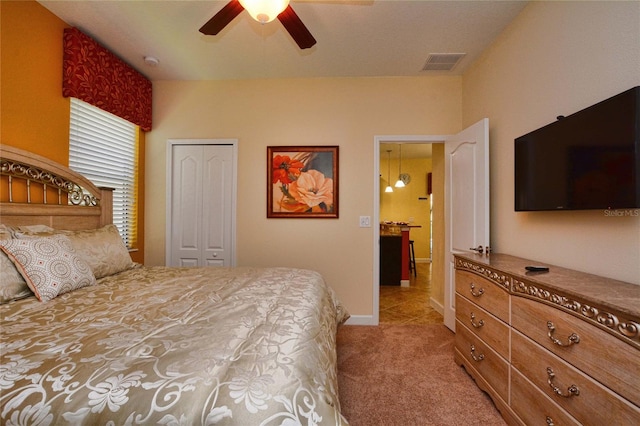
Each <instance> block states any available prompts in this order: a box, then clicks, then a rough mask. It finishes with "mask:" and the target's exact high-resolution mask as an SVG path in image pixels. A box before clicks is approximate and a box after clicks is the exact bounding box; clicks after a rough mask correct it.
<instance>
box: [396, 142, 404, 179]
mask: <svg viewBox="0 0 640 426" xmlns="http://www.w3.org/2000/svg"><path fill="white" fill-rule="evenodd" d="M395 186H396V188H404V182H403V181H402V144H400V157H399V160H398V180H397V181H396V185H395Z"/></svg>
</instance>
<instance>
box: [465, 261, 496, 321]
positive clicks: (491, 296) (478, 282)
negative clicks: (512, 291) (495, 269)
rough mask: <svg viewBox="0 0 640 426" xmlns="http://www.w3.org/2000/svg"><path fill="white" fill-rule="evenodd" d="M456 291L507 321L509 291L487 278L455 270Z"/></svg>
mask: <svg viewBox="0 0 640 426" xmlns="http://www.w3.org/2000/svg"><path fill="white" fill-rule="evenodd" d="M456 291H457V292H458V293H460V295H462V296H464V297H466V298H467V299H469V300H471V301H472V302H473V303H475V304H477V305H478V306H481V307H483V308H485V309H486V310H487V311H490V312H491V313H492V314H493V315H495V316H497V317H498V318H500V319H501V320H502V321H504V322H506V323H508V322H509V293H507V292H506V291H505V290H504V289H502V288H501V287H499V286H498V285H497V284H494V283H492V282H491V281H489V280H488V279H486V278H484V277H481V276H479V275H476V274H473V273H471V272H467V271H461V270H457V271H456Z"/></svg>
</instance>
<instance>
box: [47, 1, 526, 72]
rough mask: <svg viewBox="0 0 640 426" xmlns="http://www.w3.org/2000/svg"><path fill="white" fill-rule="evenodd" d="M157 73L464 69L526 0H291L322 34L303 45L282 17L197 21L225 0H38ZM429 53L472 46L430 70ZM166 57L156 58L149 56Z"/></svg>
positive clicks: (308, 23) (127, 58) (138, 66)
mask: <svg viewBox="0 0 640 426" xmlns="http://www.w3.org/2000/svg"><path fill="white" fill-rule="evenodd" d="M39 3H41V4H42V5H44V6H45V7H46V8H47V9H49V10H50V11H52V12H53V13H54V14H55V15H57V16H58V17H60V18H61V19H62V20H64V21H65V22H66V23H67V24H69V25H72V26H75V27H78V28H79V29H81V30H82V31H83V32H85V33H86V34H88V35H90V36H92V37H93V38H94V39H96V40H97V41H98V42H100V43H101V44H103V45H104V46H105V47H107V48H109V49H110V50H111V51H112V52H114V53H115V54H116V55H118V56H119V57H121V58H122V59H123V60H125V61H126V62H128V63H129V64H130V65H132V66H133V67H134V68H136V69H137V70H139V71H140V72H141V73H143V74H144V75H145V76H147V77H148V78H149V79H150V80H152V81H155V80H220V79H254V78H314V77H380V76H423V75H460V74H462V73H463V72H464V70H465V69H466V68H468V67H469V65H470V64H472V63H473V61H474V60H475V59H477V58H478V56H479V55H480V53H481V52H482V51H483V50H484V49H486V48H487V47H488V46H489V45H490V44H491V42H492V41H493V40H494V39H495V38H496V36H497V35H498V34H500V32H502V31H503V30H504V28H505V27H506V26H507V25H508V24H509V22H511V21H512V20H513V18H514V17H515V16H516V15H517V14H518V13H519V12H520V11H521V10H522V9H523V8H524V7H525V6H526V2H524V1H506V0H499V1H490V0H486V1H477V0H476V1H455V0H449V1H431V0H411V1H402V0H375V1H374V0H345V1H341V0H292V1H291V6H292V8H293V9H294V10H295V12H296V13H297V14H298V16H299V17H300V18H301V19H302V21H303V22H304V24H305V25H306V26H307V28H308V29H309V31H310V32H311V33H312V34H313V35H314V37H315V38H316V40H317V44H316V45H315V46H313V47H312V48H310V49H305V50H301V49H300V48H298V46H297V45H296V44H295V42H294V41H293V40H292V39H291V37H290V36H289V34H288V33H287V32H286V30H285V29H284V27H283V26H282V24H281V23H280V22H279V21H278V20H275V21H273V22H271V23H268V24H264V25H261V24H259V23H258V22H256V21H254V20H253V19H252V18H251V17H250V16H249V14H248V13H247V12H246V11H244V12H242V13H241V14H240V15H239V16H238V17H236V18H235V19H234V20H233V21H232V22H231V23H230V24H229V25H228V26H227V27H226V28H225V29H224V30H222V31H221V32H220V33H219V34H218V35H216V36H205V35H203V34H201V33H200V32H199V31H198V29H199V28H200V27H201V26H202V25H204V24H205V23H206V22H207V21H208V20H209V19H210V18H211V17H212V16H213V15H214V14H216V13H217V12H218V11H219V10H220V9H221V8H222V7H223V6H224V5H225V4H226V3H227V0H224V1H217V0H209V1H194V0H180V1H167V0H138V1H123V0H120V1H118V0H116V1H114V0H109V1H101V0H92V1H88V0H85V1H81V0H80V1H79V0H74V1H64V0H39ZM431 53H465V54H466V55H465V56H464V57H463V59H462V60H461V61H460V63H458V65H456V67H455V68H454V69H453V70H451V71H423V70H422V68H423V66H424V64H425V62H426V60H427V58H428V56H429V54H431ZM145 56H153V57H155V58H157V59H158V60H159V64H158V65H157V66H155V67H152V66H149V65H147V64H145V62H144V57H145Z"/></svg>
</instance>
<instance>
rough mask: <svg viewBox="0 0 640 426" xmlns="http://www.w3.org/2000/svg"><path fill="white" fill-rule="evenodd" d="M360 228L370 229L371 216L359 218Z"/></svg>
mask: <svg viewBox="0 0 640 426" xmlns="http://www.w3.org/2000/svg"><path fill="white" fill-rule="evenodd" d="M360 228H371V216H360Z"/></svg>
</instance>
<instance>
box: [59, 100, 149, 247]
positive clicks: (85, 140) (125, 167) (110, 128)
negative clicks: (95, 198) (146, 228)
mask: <svg viewBox="0 0 640 426" xmlns="http://www.w3.org/2000/svg"><path fill="white" fill-rule="evenodd" d="M137 148H138V129H137V126H136V125H135V124H133V123H130V122H129V121H127V120H124V119H122V118H120V117H117V116H115V115H113V114H110V113H108V112H106V111H103V110H101V109H100V108H96V107H94V106H92V105H90V104H88V103H86V102H83V101H80V100H78V99H76V98H71V121H70V127H69V167H70V168H71V169H72V170H74V171H76V172H78V173H80V174H82V175H83V176H85V177H86V178H87V179H89V180H90V181H91V182H92V183H93V184H94V185H96V186H98V187H108V188H113V189H114V191H113V223H114V224H115V225H116V226H117V227H118V230H119V231H120V235H121V236H122V238H123V240H124V241H125V243H126V244H127V247H129V248H132V247H134V246H135V244H136V241H137V223H138V222H137V211H138V209H137V206H136V201H137V185H136V175H137V168H138V153H137V150H138V149H137Z"/></svg>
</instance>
